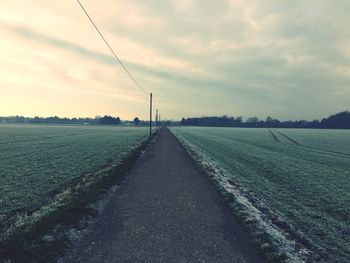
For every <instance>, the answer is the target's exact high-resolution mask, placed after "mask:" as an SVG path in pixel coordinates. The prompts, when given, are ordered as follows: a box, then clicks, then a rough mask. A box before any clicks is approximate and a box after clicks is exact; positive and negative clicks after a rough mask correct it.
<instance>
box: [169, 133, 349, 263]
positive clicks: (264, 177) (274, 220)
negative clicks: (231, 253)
mask: <svg viewBox="0 0 350 263" xmlns="http://www.w3.org/2000/svg"><path fill="white" fill-rule="evenodd" d="M172 131H173V132H174V133H175V135H177V136H178V137H179V138H180V140H182V141H183V143H185V145H187V148H188V149H192V154H193V153H194V152H198V156H199V157H198V156H197V157H195V158H197V159H201V161H202V164H204V167H207V168H208V167H211V168H209V170H210V171H214V173H216V175H215V176H216V178H215V179H216V181H217V182H219V183H221V186H222V187H223V189H224V191H227V192H229V193H232V194H233V195H235V198H236V199H237V200H238V201H241V203H242V207H245V208H247V209H248V210H247V211H248V212H246V213H245V215H246V216H247V217H250V216H251V217H252V218H253V219H254V216H253V214H255V221H254V222H256V224H258V222H259V221H260V227H261V228H262V229H264V228H265V231H266V232H268V234H269V235H270V237H271V238H272V239H273V240H274V242H275V243H276V244H277V245H278V246H279V249H280V250H282V251H283V252H286V253H287V255H288V256H289V259H290V261H293V260H294V261H298V260H300V259H303V260H307V259H309V260H310V258H313V259H315V261H317V262H320V261H324V262H344V263H345V262H349V261H348V260H349V258H350V131H348V130H307V129H277V130H268V129H247V128H199V127H198V128H195V127H183V128H181V127H180V128H173V129H172ZM190 152H191V151H190ZM217 167H219V168H220V170H216V168H217ZM215 176H214V177H215ZM248 203H249V204H248ZM249 211H250V212H249ZM252 218H250V219H249V220H253V219H252ZM294 256H295V257H294Z"/></svg>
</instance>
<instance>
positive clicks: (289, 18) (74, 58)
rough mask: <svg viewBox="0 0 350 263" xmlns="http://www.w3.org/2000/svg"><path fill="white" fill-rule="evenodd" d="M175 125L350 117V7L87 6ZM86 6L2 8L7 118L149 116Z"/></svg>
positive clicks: (0, 109)
mask: <svg viewBox="0 0 350 263" xmlns="http://www.w3.org/2000/svg"><path fill="white" fill-rule="evenodd" d="M81 2H82V3H83V4H84V6H85V8H86V9H87V11H88V12H89V14H90V15H91V16H92V17H93V19H94V21H95V23H96V24H97V25H98V26H99V27H100V29H101V31H102V33H103V34H104V36H105V37H106V39H107V40H108V42H109V43H110V45H111V46H112V47H113V49H114V50H115V51H116V53H117V54H118V56H119V57H120V59H121V60H122V61H123V63H124V64H125V66H126V67H127V68H128V69H129V70H130V72H131V73H132V74H133V76H134V77H135V79H136V80H137V82H138V83H139V84H140V85H141V86H142V87H143V88H144V90H145V91H146V93H149V92H152V93H153V94H154V95H153V96H154V103H155V108H159V111H160V113H161V115H162V117H163V119H164V118H167V119H180V118H182V117H190V116H192V117H194V116H222V115H229V116H243V117H244V118H247V117H250V116H257V117H259V118H261V119H265V118H266V117H267V116H272V117H274V118H278V119H281V120H287V119H291V120H295V119H307V120H313V119H320V118H323V117H327V116H329V115H331V114H334V113H337V112H340V111H344V110H349V109H350V87H349V86H350V85H349V84H350V30H349V29H348V27H349V25H350V16H349V13H350V1H349V0H324V1H319V0H307V1H305V0H284V1H280V0H264V1H261V0H251V1H243V0H216V1H208V0H170V1H165V0H147V1H144V0H118V1H116V0H103V1H102V0H101V1H93V0H81ZM148 108H149V98H148V94H144V93H143V92H142V91H141V90H140V89H139V88H138V87H137V86H136V85H135V84H134V83H133V82H132V81H131V80H130V78H129V77H128V76H127V75H126V74H125V72H124V71H123V69H122V67H121V66H120V65H119V64H118V63H117V62H116V60H115V59H114V58H113V57H112V56H111V54H110V52H109V50H108V49H107V47H106V45H105V44H104V42H103V41H102V40H101V38H100V37H99V36H98V34H97V32H96V31H95V30H94V29H93V27H92V25H91V24H90V22H89V21H88V19H87V17H86V16H85V15H84V13H83V12H82V10H81V9H80V7H79V5H78V3H77V1H76V0H62V1H46V0H45V1H44V0H31V1H22V0H1V9H0V116H10V115H24V116H44V117H45V116H54V115H57V116H60V117H94V116H97V115H113V116H120V117H121V118H122V119H132V118H134V117H136V116H138V117H139V118H141V119H147V117H148V115H149V113H148Z"/></svg>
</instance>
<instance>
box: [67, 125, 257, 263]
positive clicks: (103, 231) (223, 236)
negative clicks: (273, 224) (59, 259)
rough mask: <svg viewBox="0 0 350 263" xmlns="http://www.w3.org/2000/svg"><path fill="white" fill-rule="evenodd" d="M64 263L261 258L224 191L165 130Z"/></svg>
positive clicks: (226, 260) (255, 261)
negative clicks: (215, 186) (225, 199)
mask: <svg viewBox="0 0 350 263" xmlns="http://www.w3.org/2000/svg"><path fill="white" fill-rule="evenodd" d="M63 261H64V262H132V263H134V262H254V263H259V262H262V260H261V259H260V257H259V256H258V255H257V253H256V250H255V248H254V246H253V245H252V242H251V241H250V240H249V237H248V235H247V234H246V233H245V231H244V230H243V229H242V228H241V226H240V225H239V224H238V223H237V222H236V221H235V219H234V217H233V215H232V212H231V211H230V209H229V208H228V206H227V205H226V204H225V203H224V201H223V199H222V197H221V196H220V195H219V193H218V192H217V191H216V190H215V188H214V186H213V185H212V184H211V183H210V182H209V180H208V178H207V177H206V176H205V175H203V174H202V173H201V172H200V171H199V170H198V168H197V167H196V166H195V164H194V163H193V161H192V160H191V158H190V156H189V155H188V154H187V152H186V151H185V150H184V149H183V147H182V146H181V145H180V143H179V142H178V141H177V139H176V138H175V137H174V136H173V135H172V134H171V133H170V132H169V131H168V130H162V131H161V132H160V134H159V135H158V138H157V140H156V142H155V143H153V144H151V145H150V146H149V147H148V149H147V150H146V152H145V153H144V154H143V156H142V157H141V158H140V160H139V161H138V162H137V164H136V165H135V167H134V168H133V169H132V170H131V172H130V174H129V175H128V176H127V179H126V181H125V183H124V184H123V185H122V186H121V187H120V188H119V189H117V191H116V192H115V193H114V195H113V196H112V197H111V199H110V200H109V201H108V204H107V205H106V208H105V209H104V210H103V211H102V214H101V215H99V216H98V217H97V218H96V219H95V220H94V222H93V223H91V224H90V226H89V227H88V230H87V233H86V234H85V235H84V236H83V238H82V239H81V240H79V241H77V242H76V243H75V244H73V245H72V248H70V249H68V250H67V251H66V256H65V257H64V259H63Z"/></svg>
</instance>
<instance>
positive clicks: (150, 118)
mask: <svg viewBox="0 0 350 263" xmlns="http://www.w3.org/2000/svg"><path fill="white" fill-rule="evenodd" d="M151 135H152V92H151V93H150V97H149V136H151Z"/></svg>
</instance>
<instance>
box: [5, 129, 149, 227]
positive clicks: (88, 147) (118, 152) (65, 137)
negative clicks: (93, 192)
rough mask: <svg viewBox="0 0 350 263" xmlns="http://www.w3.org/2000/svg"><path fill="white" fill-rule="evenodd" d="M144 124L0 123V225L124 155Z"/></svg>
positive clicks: (144, 132)
mask: <svg viewBox="0 0 350 263" xmlns="http://www.w3.org/2000/svg"><path fill="white" fill-rule="evenodd" d="M147 131H148V130H147V129H146V128H135V127H130V128H128V127H107V126H73V125H72V126H69V125H67V126H64V125H62V126H59V125H54V126H49V125H5V124H1V125H0V226H1V225H3V222H4V221H5V219H8V218H9V217H11V216H13V215H14V214H18V213H25V212H27V211H28V212H31V211H35V210H37V209H39V208H40V207H41V206H42V205H43V204H46V203H47V202H49V201H50V198H52V197H53V196H54V195H55V194H57V193H58V192H60V191H62V190H64V189H65V188H66V187H67V186H69V185H70V184H71V183H72V182H73V181H74V180H76V179H77V178H79V177H81V176H83V175H85V174H87V173H93V172H94V171H97V170H99V169H101V168H103V167H106V166H108V165H109V164H110V163H112V162H113V163H115V162H117V161H118V160H121V159H122V158H123V157H125V156H126V155H127V154H128V153H129V152H130V151H131V149H132V148H133V147H134V146H135V145H136V144H137V143H140V142H141V141H142V140H143V139H145V138H146V137H147V135H148V134H147Z"/></svg>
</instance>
